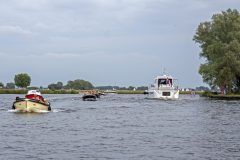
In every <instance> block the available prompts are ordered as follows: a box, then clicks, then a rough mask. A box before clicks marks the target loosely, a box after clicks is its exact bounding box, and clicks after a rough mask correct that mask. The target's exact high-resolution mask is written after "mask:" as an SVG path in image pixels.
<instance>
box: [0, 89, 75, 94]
mask: <svg viewBox="0 0 240 160" xmlns="http://www.w3.org/2000/svg"><path fill="white" fill-rule="evenodd" d="M27 92H28V90H27V89H0V94H27ZM40 92H41V93H42V94H79V91H78V90H47V89H43V90H40Z"/></svg>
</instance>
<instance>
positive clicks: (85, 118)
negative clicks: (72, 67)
mask: <svg viewBox="0 0 240 160" xmlns="http://www.w3.org/2000/svg"><path fill="white" fill-rule="evenodd" d="M15 97H16V95H0V102H1V103H0V121H1V122H0V133H1V136H0V151H1V152H0V159H14V160H15V159H24V160H25V159H124V160H125V159H136V160H139V159H151V160H152V159H240V156H239V152H240V143H239V142H240V134H239V133H240V105H239V101H220V100H209V99H204V98H200V97H198V96H197V95H196V96H191V95H189V96H188V95H181V97H180V99H179V100H177V101H159V100H149V99H146V96H145V95H114V94H113V95H107V96H103V97H101V98H100V99H99V100H98V101H96V102H86V101H82V100H81V97H80V96H79V95H46V97H47V99H49V100H50V102H51V105H52V111H51V112H49V113H15V112H14V111H13V110H11V106H12V102H13V101H14V99H15Z"/></svg>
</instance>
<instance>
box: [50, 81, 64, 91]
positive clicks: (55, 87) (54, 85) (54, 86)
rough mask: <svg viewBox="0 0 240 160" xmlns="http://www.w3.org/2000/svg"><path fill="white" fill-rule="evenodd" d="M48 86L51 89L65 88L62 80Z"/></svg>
mask: <svg viewBox="0 0 240 160" xmlns="http://www.w3.org/2000/svg"><path fill="white" fill-rule="evenodd" d="M48 88H49V89H51V90H59V89H62V88H63V83H62V82H57V83H56V84H55V83H52V84H49V85H48Z"/></svg>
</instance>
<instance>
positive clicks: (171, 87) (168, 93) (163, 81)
mask: <svg viewBox="0 0 240 160" xmlns="http://www.w3.org/2000/svg"><path fill="white" fill-rule="evenodd" d="M175 80H176V79H174V78H173V77H172V76H168V75H163V76H157V77H156V78H155V81H154V85H153V87H152V88H151V89H149V92H151V93H153V94H152V95H153V98H154V99H164V100H176V99H178V98H179V90H178V89H177V87H176V86H175V84H174V81H175Z"/></svg>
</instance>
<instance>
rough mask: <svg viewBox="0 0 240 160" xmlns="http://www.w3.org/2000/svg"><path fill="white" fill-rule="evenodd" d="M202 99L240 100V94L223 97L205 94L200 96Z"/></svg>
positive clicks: (210, 93)
mask: <svg viewBox="0 0 240 160" xmlns="http://www.w3.org/2000/svg"><path fill="white" fill-rule="evenodd" d="M200 95H201V96H202V97H208V98H212V99H219V100H240V94H227V95H222V94H218V93H216V92H204V93H202V94H200Z"/></svg>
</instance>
